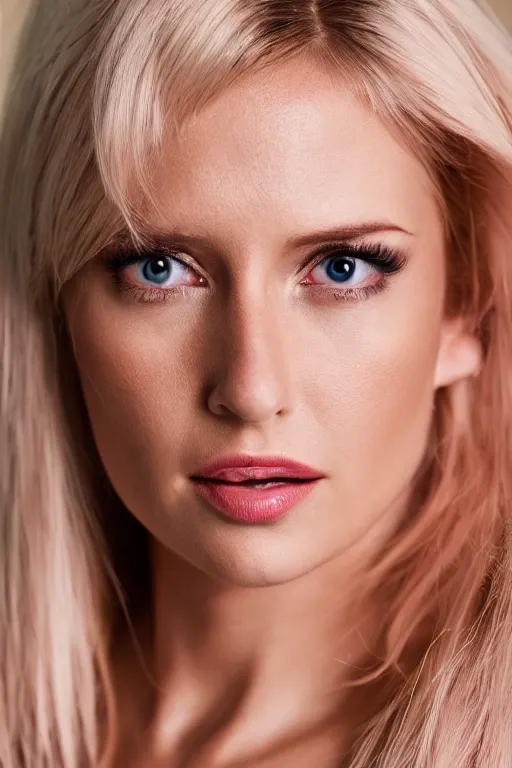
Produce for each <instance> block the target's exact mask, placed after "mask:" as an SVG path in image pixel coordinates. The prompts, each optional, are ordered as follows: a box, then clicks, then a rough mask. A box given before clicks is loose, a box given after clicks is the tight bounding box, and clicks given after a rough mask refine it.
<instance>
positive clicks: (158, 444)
mask: <svg viewBox="0 0 512 768" xmlns="http://www.w3.org/2000/svg"><path fill="white" fill-rule="evenodd" d="M83 310H84V311H83V312H82V313H81V318H80V323H79V324H76V325H75V326H74V327H73V328H71V333H72V337H73V341H74V347H75V355H76V360H77V365H78V369H79V373H80V379H81V384H82V390H83V394H84V399H85V402H86V406H87V411H88V414H89V418H90V422H91V427H92V431H93V434H94V438H95V442H96V445H97V448H98V451H99V454H100V456H101V459H102V462H103V464H104V467H105V469H106V472H107V474H108V476H109V478H110V480H111V482H112V484H113V486H114V488H115V489H116V491H117V492H118V494H119V495H120V497H121V498H122V500H123V501H124V503H125V504H126V506H127V507H128V508H129V509H131V510H132V511H134V510H135V509H140V508H141V503H142V504H143V505H145V504H148V503H150V504H151V503H153V504H158V502H159V500H160V501H161V498H160V497H161V494H162V493H163V494H165V495H167V493H168V490H166V489H165V487H164V483H163V482H162V481H163V479H164V478H167V479H168V480H170V481H171V482H172V474H173V470H175V468H176V465H177V463H178V457H179V455H180V453H181V452H183V450H184V448H185V447H186V445H187V444H188V443H189V442H190V440H191V439H192V432H193V430H194V410H196V409H197V408H198V407H199V404H196V397H197V380H196V379H195V378H194V379H192V376H191V359H192V358H195V353H193V351H192V350H191V346H190V342H189V341H188V334H187V336H186V337H185V335H184V334H183V333H179V332H176V333H173V331H172V323H171V324H170V325H169V323H168V322H166V323H165V326H166V327H165V328H164V327H162V328H156V329H155V324H154V322H153V323H152V324H151V325H150V324H148V325H147V327H146V325H145V323H144V322H141V320H140V318H139V319H138V320H136V321H134V322H133V324H130V322H129V320H127V315H129V313H125V316H122V314H121V315H119V314H118V315H117V317H118V320H117V321H113V318H115V317H116V313H115V311H113V312H112V313H109V312H108V311H104V310H103V311H102V309H101V308H97V309H94V308H93V307H92V306H91V307H90V310H88V309H87V308H86V307H83ZM168 319H169V317H168V315H167V321H168ZM170 328H171V330H170ZM196 419H197V414H196ZM141 500H144V501H143V502H142V501H141Z"/></svg>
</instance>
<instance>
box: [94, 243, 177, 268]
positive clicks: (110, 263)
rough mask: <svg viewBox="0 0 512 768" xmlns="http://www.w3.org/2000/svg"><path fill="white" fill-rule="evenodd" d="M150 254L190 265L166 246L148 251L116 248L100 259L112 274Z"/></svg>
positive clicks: (142, 259) (144, 258)
mask: <svg viewBox="0 0 512 768" xmlns="http://www.w3.org/2000/svg"><path fill="white" fill-rule="evenodd" d="M151 256H155V257H157V256H168V257H169V258H173V259H175V260H176V261H179V262H180V263H181V264H184V265H185V266H187V267H190V266H191V265H190V264H188V263H187V262H186V261H185V259H183V258H180V256H179V255H178V254H177V253H174V252H173V251H171V250H169V249H168V248H152V249H151V250H149V251H135V250H131V249H129V250H122V249H121V250H116V251H115V252H114V253H107V254H106V255H104V256H103V258H102V261H103V264H104V265H105V266H106V267H107V269H109V270H110V271H111V272H113V273H114V274H117V273H119V272H120V271H121V270H122V269H125V268H126V267H130V266H131V265H132V264H138V262H139V261H145V260H146V259H149V258H150V257H151Z"/></svg>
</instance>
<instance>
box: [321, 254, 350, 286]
mask: <svg viewBox="0 0 512 768" xmlns="http://www.w3.org/2000/svg"><path fill="white" fill-rule="evenodd" d="M326 261H327V263H328V266H327V270H326V272H327V274H328V275H329V277H331V278H332V279H333V280H336V281H337V282H340V283H345V282H346V281H347V280H350V278H351V277H352V276H353V274H354V272H355V271H356V262H355V259H353V258H347V257H346V256H339V255H336V256H330V257H329V258H328V259H327V260H326Z"/></svg>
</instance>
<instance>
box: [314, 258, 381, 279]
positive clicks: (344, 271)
mask: <svg viewBox="0 0 512 768" xmlns="http://www.w3.org/2000/svg"><path fill="white" fill-rule="evenodd" d="M379 274H380V272H379V269H378V267H377V266H373V265H371V264H370V263H369V262H368V261H365V260H364V259H362V258H357V257H354V256H351V255H349V254H347V253H346V252H344V251H343V250H340V251H339V252H337V253H334V254H332V255H331V256H327V257H326V258H324V259H322V261H321V262H320V263H319V264H317V265H316V266H315V267H314V268H313V269H312V270H311V272H310V273H309V276H310V277H311V278H313V279H312V280H311V281H308V283H309V284H310V285H311V284H313V285H318V284H332V283H335V284H337V285H346V286H347V287H353V286H355V285H359V284H360V283H361V282H363V281H364V280H365V279H367V278H372V277H375V278H378V277H379Z"/></svg>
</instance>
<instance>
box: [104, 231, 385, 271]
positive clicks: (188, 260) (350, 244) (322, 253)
mask: <svg viewBox="0 0 512 768" xmlns="http://www.w3.org/2000/svg"><path fill="white" fill-rule="evenodd" d="M344 248H345V249H347V250H348V251H352V252H353V258H360V259H362V260H365V259H366V260H370V255H371V252H372V251H379V250H380V249H389V250H391V251H394V250H395V249H394V248H392V247H391V248H389V247H388V246H386V245H385V244H383V243H382V242H377V243H375V242H373V243H371V242H368V240H367V239H365V238H364V237H358V238H355V239H353V240H352V241H348V240H347V241H345V242H343V241H340V242H328V243H324V244H323V245H321V246H319V247H317V248H315V249H314V251H313V253H308V254H307V255H306V256H305V257H303V258H302V259H301V260H300V262H299V267H298V270H297V272H298V273H300V272H302V270H303V269H305V268H306V267H309V268H311V269H312V268H314V266H317V265H318V263H320V262H321V261H322V260H323V259H324V258H327V257H328V256H329V254H330V253H331V252H335V251H336V250H337V249H338V250H342V249H344ZM152 254H161V255H163V256H168V257H170V258H173V259H176V260H177V261H179V262H181V263H182V264H185V265H186V266H187V267H190V268H191V269H195V270H197V271H198V272H199V273H200V274H202V276H203V277H206V276H207V275H206V274H204V272H205V271H206V270H205V269H204V267H202V266H201V265H200V264H199V263H198V262H197V260H196V259H195V258H194V257H193V256H190V254H187V253H186V251H183V250H180V249H179V248H178V247H177V248H173V247H171V246H162V245H157V244H155V246H154V247H149V248H148V249H147V250H146V251H137V250H136V249H134V248H131V247H130V246H129V245H122V246H119V245H118V246H117V247H112V248H109V249H108V250H106V251H105V252H104V258H105V260H106V261H107V262H108V261H111V262H114V263H115V262H116V261H117V260H118V259H116V256H117V257H120V258H119V261H122V258H123V256H124V257H125V258H126V259H129V261H130V265H132V264H137V263H140V262H142V261H145V260H146V259H148V258H150V256H151V255H152ZM127 266H128V265H127Z"/></svg>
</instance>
